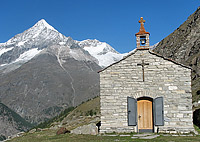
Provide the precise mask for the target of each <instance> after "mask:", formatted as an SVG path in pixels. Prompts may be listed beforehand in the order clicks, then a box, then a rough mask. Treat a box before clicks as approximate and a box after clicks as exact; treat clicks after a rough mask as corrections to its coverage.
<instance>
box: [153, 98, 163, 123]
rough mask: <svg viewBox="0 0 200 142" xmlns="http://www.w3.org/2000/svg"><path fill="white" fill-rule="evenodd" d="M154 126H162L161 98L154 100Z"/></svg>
mask: <svg viewBox="0 0 200 142" xmlns="http://www.w3.org/2000/svg"><path fill="white" fill-rule="evenodd" d="M154 125H155V126H163V125H164V110H163V97H158V98H155V99H154Z"/></svg>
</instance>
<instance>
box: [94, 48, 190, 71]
mask: <svg viewBox="0 0 200 142" xmlns="http://www.w3.org/2000/svg"><path fill="white" fill-rule="evenodd" d="M138 50H141V49H135V50H133V51H132V52H131V53H129V54H128V55H127V56H125V57H124V58H123V59H121V60H119V61H117V62H115V63H113V64H111V65H109V66H107V67H105V68H103V69H102V70H100V71H98V73H100V72H102V71H104V70H106V69H107V68H109V67H111V66H113V65H115V64H118V63H119V62H121V61H123V60H125V59H126V58H128V57H130V56H132V55H133V54H135V53H136V52H137V51H138ZM149 53H150V54H152V55H155V56H158V57H160V58H163V59H164V60H167V61H170V62H173V63H174V64H177V65H180V66H182V67H184V68H188V69H192V68H191V67H189V66H186V65H184V64H181V63H178V62H176V61H174V60H172V59H169V58H166V57H164V56H162V55H160V54H158V53H156V52H153V51H151V50H150V49H149Z"/></svg>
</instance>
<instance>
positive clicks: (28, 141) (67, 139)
mask: <svg viewBox="0 0 200 142" xmlns="http://www.w3.org/2000/svg"><path fill="white" fill-rule="evenodd" d="M131 137H132V134H131V136H126V137H120V136H93V135H75V134H63V135H56V130H47V131H40V132H35V133H32V134H30V133H27V134H25V135H24V136H22V137H18V138H14V139H12V140H9V141H8V142H40V141H41V142H116V141H119V142H133V141H134V142H199V141H200V136H159V137H157V138H154V139H150V140H146V139H145V140H144V139H132V138H131Z"/></svg>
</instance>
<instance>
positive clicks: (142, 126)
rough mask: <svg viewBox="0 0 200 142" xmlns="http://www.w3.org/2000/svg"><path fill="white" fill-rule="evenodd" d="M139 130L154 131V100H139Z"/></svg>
mask: <svg viewBox="0 0 200 142" xmlns="http://www.w3.org/2000/svg"><path fill="white" fill-rule="evenodd" d="M137 112H138V129H139V132H152V131H153V114H152V101H150V100H139V101H138V102H137Z"/></svg>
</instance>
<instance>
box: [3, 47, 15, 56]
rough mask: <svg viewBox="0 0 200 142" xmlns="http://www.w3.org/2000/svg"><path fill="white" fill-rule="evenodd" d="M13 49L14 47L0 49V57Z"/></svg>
mask: <svg viewBox="0 0 200 142" xmlns="http://www.w3.org/2000/svg"><path fill="white" fill-rule="evenodd" d="M13 48H14V47H10V48H2V49H0V56H1V55H2V54H3V53H5V52H8V51H10V50H12V49H13Z"/></svg>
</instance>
